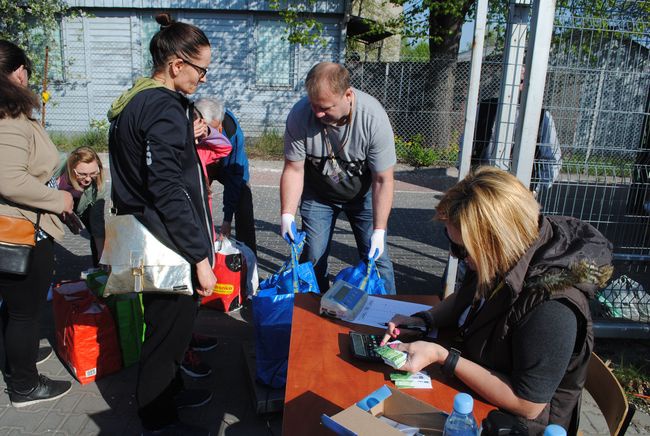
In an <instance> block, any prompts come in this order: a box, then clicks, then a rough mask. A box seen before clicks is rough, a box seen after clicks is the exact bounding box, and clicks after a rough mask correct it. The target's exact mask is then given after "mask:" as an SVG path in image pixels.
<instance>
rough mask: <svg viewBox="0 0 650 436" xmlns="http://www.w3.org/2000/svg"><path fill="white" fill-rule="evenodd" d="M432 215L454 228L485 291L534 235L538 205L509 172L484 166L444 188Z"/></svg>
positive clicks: (482, 290) (478, 290)
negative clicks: (459, 234) (449, 187)
mask: <svg viewBox="0 0 650 436" xmlns="http://www.w3.org/2000/svg"><path fill="white" fill-rule="evenodd" d="M436 212H437V216H436V218H437V219H438V220H440V221H443V222H446V223H449V224H451V225H453V226H454V227H456V228H457V229H458V230H459V231H460V233H461V237H462V240H463V245H465V249H466V250H467V252H468V254H469V256H470V257H471V258H472V260H473V261H474V263H475V264H476V273H477V275H478V289H477V296H479V295H481V294H482V295H485V293H486V292H487V291H489V290H490V289H491V288H492V287H493V286H495V279H496V278H497V277H503V276H505V274H506V273H507V272H508V271H509V270H510V269H511V268H512V267H513V266H514V265H515V264H516V263H517V261H518V260H519V259H520V258H521V256H523V254H524V253H525V252H526V250H528V248H529V247H530V246H531V245H532V244H533V242H534V241H535V240H536V239H537V238H538V236H539V226H538V223H539V204H538V203H537V201H536V200H535V197H533V194H532V192H530V190H528V189H526V187H525V186H524V185H523V184H522V183H521V182H520V181H519V180H518V179H517V178H516V177H515V176H513V175H512V174H510V173H508V172H506V171H503V170H500V169H498V168H494V167H488V166H483V167H479V168H478V169H477V170H475V171H473V172H471V173H470V174H468V175H467V177H465V178H464V179H463V180H461V181H460V182H458V183H457V184H456V185H455V186H453V187H452V188H451V189H449V190H448V191H447V192H446V193H445V195H444V197H443V198H442V200H440V203H439V204H438V207H437V208H436Z"/></svg>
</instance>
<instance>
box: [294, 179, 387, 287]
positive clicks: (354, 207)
mask: <svg viewBox="0 0 650 436" xmlns="http://www.w3.org/2000/svg"><path fill="white" fill-rule="evenodd" d="M341 211H343V212H345V215H346V216H347V218H348V221H349V222H350V226H351V227H352V233H353V234H354V239H355V240H356V242H357V251H358V252H359V258H360V259H363V260H367V259H368V251H369V250H370V237H371V236H372V230H373V223H372V191H368V193H367V194H366V195H365V196H364V197H363V198H362V199H360V200H358V201H350V202H347V203H330V202H327V201H322V200H319V199H317V198H315V197H314V196H313V195H310V194H309V193H305V194H303V197H302V202H301V203H300V215H301V216H302V230H303V231H304V232H307V239H306V244H305V249H304V251H303V253H302V256H301V261H302V262H305V261H311V262H312V263H313V264H314V270H315V271H316V278H317V279H318V287H319V288H320V291H321V292H322V293H324V292H326V291H327V290H328V289H329V281H328V279H327V258H328V256H329V253H330V246H331V243H332V235H333V234H334V226H335V224H336V219H337V218H338V216H339V213H341ZM376 263H377V269H378V270H379V275H380V276H381V278H382V279H383V280H384V286H385V287H386V291H387V292H388V293H389V294H395V273H394V272H393V262H391V260H390V256H389V254H388V246H387V245H386V246H385V249H384V253H383V254H382V255H381V257H380V258H379V259H377V261H376Z"/></svg>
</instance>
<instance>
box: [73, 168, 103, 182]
mask: <svg viewBox="0 0 650 436" xmlns="http://www.w3.org/2000/svg"><path fill="white" fill-rule="evenodd" d="M72 171H74V173H75V175H76V176H77V177H78V178H80V179H87V178H88V177H90V178H91V179H96V178H97V177H99V170H97V171H93V172H92V173H80V172H79V171H77V170H75V169H74V168H73V169H72Z"/></svg>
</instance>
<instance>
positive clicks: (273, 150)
mask: <svg viewBox="0 0 650 436" xmlns="http://www.w3.org/2000/svg"><path fill="white" fill-rule="evenodd" d="M249 143H250V145H249V146H247V147H246V151H247V153H248V157H250V158H259V159H272V160H275V159H282V158H283V157H284V137H283V135H281V134H280V133H279V132H278V131H277V130H271V131H268V132H264V134H263V135H262V136H260V137H259V138H252V139H250V140H249Z"/></svg>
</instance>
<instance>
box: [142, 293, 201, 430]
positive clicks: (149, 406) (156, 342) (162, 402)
mask: <svg viewBox="0 0 650 436" xmlns="http://www.w3.org/2000/svg"><path fill="white" fill-rule="evenodd" d="M142 302H143V304H144V319H145V323H146V328H145V338H144V343H143V344H142V352H141V354H140V366H139V368H138V385H137V388H136V400H137V402H138V415H139V416H140V420H141V422H142V426H143V427H144V428H145V429H147V430H157V429H159V428H161V427H163V426H165V425H167V424H170V423H172V422H174V421H175V420H177V419H178V414H177V412H176V404H175V403H174V396H175V395H176V394H177V393H178V392H180V391H181V390H182V389H183V380H182V378H181V374H180V365H181V362H182V361H183V356H184V355H185V350H187V347H188V345H189V343H190V339H191V337H192V329H193V328H194V319H195V318H196V307H197V306H196V303H197V300H196V298H195V296H193V295H165V294H143V295H142Z"/></svg>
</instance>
